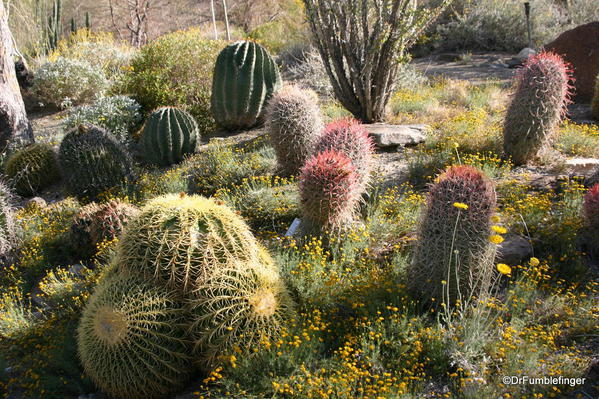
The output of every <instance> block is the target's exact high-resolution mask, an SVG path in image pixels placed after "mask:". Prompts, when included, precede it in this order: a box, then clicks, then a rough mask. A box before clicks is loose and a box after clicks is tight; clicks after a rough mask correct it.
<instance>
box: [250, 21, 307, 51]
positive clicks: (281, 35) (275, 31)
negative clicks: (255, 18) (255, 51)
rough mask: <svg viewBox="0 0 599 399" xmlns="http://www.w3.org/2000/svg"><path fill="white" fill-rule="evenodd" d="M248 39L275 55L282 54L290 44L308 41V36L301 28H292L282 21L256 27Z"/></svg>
mask: <svg viewBox="0 0 599 399" xmlns="http://www.w3.org/2000/svg"><path fill="white" fill-rule="evenodd" d="M248 37H249V38H250V39H252V40H255V41H256V42H258V43H260V44H261V45H263V46H264V47H266V48H267V49H268V50H269V51H272V52H273V53H275V54H277V53H279V52H281V50H283V49H284V48H285V47H286V46H289V44H290V43H297V42H300V41H302V40H304V41H305V40H306V39H307V35H306V33H305V32H304V31H303V30H302V29H301V26H297V25H296V26H291V25H290V24H289V23H287V22H286V21H283V20H280V19H279V20H275V21H270V22H266V23H264V24H262V25H260V26H258V27H256V28H255V29H254V30H252V31H251V32H250V33H249V34H248Z"/></svg>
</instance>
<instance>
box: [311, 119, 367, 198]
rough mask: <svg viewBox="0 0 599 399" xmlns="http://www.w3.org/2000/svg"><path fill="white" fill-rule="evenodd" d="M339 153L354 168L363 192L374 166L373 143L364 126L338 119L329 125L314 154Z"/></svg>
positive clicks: (349, 120) (357, 122) (352, 121)
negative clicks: (343, 155)
mask: <svg viewBox="0 0 599 399" xmlns="http://www.w3.org/2000/svg"><path fill="white" fill-rule="evenodd" d="M326 150H334V151H339V152H341V153H343V154H345V156H347V157H348V158H349V159H350V160H351V162H352V163H353V165H354V166H355V167H356V172H357V173H358V176H359V184H360V186H361V187H362V189H363V190H365V189H366V187H367V186H368V183H369V182H370V174H371V172H372V169H373V166H374V157H373V153H374V143H373V141H372V139H371V138H370V137H369V136H368V132H367V131H366V129H365V128H364V126H363V125H362V124H361V123H360V122H359V121H357V120H356V119H352V118H348V119H340V120H337V121H334V122H331V123H329V124H328V125H327V126H326V127H325V130H324V132H323V133H322V135H321V136H320V138H319V141H318V143H317V144H316V149H315V152H323V151H326Z"/></svg>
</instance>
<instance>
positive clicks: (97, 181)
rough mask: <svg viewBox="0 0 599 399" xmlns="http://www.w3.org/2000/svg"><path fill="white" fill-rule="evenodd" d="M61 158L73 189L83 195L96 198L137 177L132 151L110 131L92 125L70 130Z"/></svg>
mask: <svg viewBox="0 0 599 399" xmlns="http://www.w3.org/2000/svg"><path fill="white" fill-rule="evenodd" d="M58 159H59V161H60V166H61V168H62V171H63V175H64V177H65V180H66V182H67V186H68V188H69V190H70V191H71V192H72V193H73V194H75V195H77V196H78V197H79V198H85V197H87V198H90V199H95V198H96V197H97V196H98V195H99V194H101V193H102V192H104V191H106V190H108V189H110V188H113V187H116V186H119V185H123V184H125V183H126V182H127V181H128V180H130V179H131V178H132V177H133V161H132V159H131V156H130V155H129V153H128V151H127V150H126V149H125V148H124V147H123V145H122V144H120V143H119V142H118V141H117V140H116V139H115V138H114V137H113V136H112V135H111V134H110V133H108V132H106V131H105V130H102V129H100V128H98V127H95V126H92V125H87V124H86V125H80V126H79V127H77V128H75V129H73V130H71V131H70V132H69V133H67V135H66V136H65V137H64V139H63V140H62V143H61V144H60V151H59V154H58Z"/></svg>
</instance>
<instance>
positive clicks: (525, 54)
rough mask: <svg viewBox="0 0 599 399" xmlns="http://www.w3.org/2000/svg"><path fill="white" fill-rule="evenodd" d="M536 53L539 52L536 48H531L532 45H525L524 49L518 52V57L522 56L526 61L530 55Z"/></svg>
mask: <svg viewBox="0 0 599 399" xmlns="http://www.w3.org/2000/svg"><path fill="white" fill-rule="evenodd" d="M536 53H537V51H536V50H534V49H531V48H530V47H524V48H523V49H522V50H520V52H519V53H518V55H517V56H516V58H520V59H521V60H523V61H524V60H526V59H527V58H528V57H530V56H531V55H535V54H536Z"/></svg>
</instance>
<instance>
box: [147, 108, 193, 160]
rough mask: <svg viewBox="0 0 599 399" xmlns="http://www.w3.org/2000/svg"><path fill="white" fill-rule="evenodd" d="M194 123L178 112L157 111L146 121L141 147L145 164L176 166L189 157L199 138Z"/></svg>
mask: <svg viewBox="0 0 599 399" xmlns="http://www.w3.org/2000/svg"><path fill="white" fill-rule="evenodd" d="M199 134H200V133H199V129H198V124H197V123H196V121H195V119H193V117H192V116H191V115H190V114H189V113H187V112H186V111H183V110H181V109H177V108H172V107H164V108H159V109H157V110H156V111H154V112H153V113H152V115H150V117H149V118H148V120H147V122H146V124H145V126H144V129H143V133H142V136H141V146H142V149H143V154H144V157H145V158H146V159H147V161H148V162H150V163H154V164H157V165H162V166H169V165H172V164H175V163H179V162H181V161H182V160H183V158H184V157H185V155H187V154H193V153H194V152H195V150H196V146H197V142H198V138H199Z"/></svg>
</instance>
